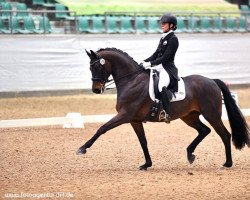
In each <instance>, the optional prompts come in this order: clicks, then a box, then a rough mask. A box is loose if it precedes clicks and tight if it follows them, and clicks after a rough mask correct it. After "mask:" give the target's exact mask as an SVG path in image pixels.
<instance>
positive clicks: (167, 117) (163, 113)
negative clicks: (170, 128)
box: [159, 110, 171, 124]
mask: <svg viewBox="0 0 250 200" xmlns="http://www.w3.org/2000/svg"><path fill="white" fill-rule="evenodd" d="M159 121H160V122H166V123H168V124H169V123H170V121H171V117H170V115H169V114H167V113H166V111H165V110H162V111H161V112H160V114H159Z"/></svg>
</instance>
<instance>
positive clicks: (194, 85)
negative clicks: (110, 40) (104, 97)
mask: <svg viewBox="0 0 250 200" xmlns="http://www.w3.org/2000/svg"><path fill="white" fill-rule="evenodd" d="M86 53H87V55H88V56H89V58H90V71H91V74H92V91H93V92H94V93H97V94H101V93H103V92H104V91H105V84H106V83H107V82H108V81H109V80H108V78H109V76H110V75H112V77H113V81H114V83H115V85H116V88H117V104H116V110H117V114H116V115H115V116H114V117H113V118H112V119H111V120H110V121H108V122H107V123H105V124H104V125H103V126H101V127H100V128H99V129H98V130H97V131H96V133H95V134H94V135H93V137H92V138H91V139H90V140H88V141H87V142H86V143H85V144H84V145H82V146H81V147H80V148H79V149H78V151H77V152H76V153H77V155H81V154H85V153H86V152H87V150H86V149H88V148H90V147H91V146H92V145H93V144H94V142H95V141H96V140H97V139H98V138H99V137H100V136H101V135H103V134H104V133H106V132H107V131H108V130H110V129H113V128H115V127H118V126H120V125H122V124H125V123H130V124H131V126H132V127H133V130H134V131H135V133H136V135H137V137H138V139H139V142H140V145H141V147H142V150H143V153H144V157H145V163H144V164H143V165H141V166H140V167H139V169H140V170H147V168H149V167H151V166H152V160H151V157H150V154H149V150H148V146H147V139H146V136H145V132H144V128H143V122H146V121H151V122H159V113H158V114H157V115H156V116H155V117H154V118H152V119H150V120H148V115H149V113H150V109H151V106H152V104H153V103H154V102H153V101H152V100H151V99H150V97H149V76H150V75H149V73H148V71H146V70H145V69H144V68H143V67H142V66H140V65H139V64H138V63H137V62H136V61H135V60H134V59H133V58H132V57H130V56H129V55H128V54H127V53H126V52H124V51H122V50H119V49H116V48H103V49H99V50H98V51H96V52H94V51H92V50H90V52H89V51H87V50H86ZM183 80H184V83H185V91H186V97H185V99H184V100H182V101H176V102H171V103H170V104H171V120H176V119H179V118H180V119H181V120H182V121H183V122H185V123H186V124H187V125H188V126H190V127H192V128H194V129H196V131H197V132H198V136H197V137H196V138H195V139H194V140H193V141H192V142H191V144H190V145H189V146H188V147H187V149H186V151H187V159H188V161H189V163H190V164H192V163H193V162H194V160H195V154H194V151H195V149H196V147H197V145H198V144H199V143H200V142H201V141H202V140H203V139H204V138H205V137H206V136H207V135H208V134H209V133H210V132H211V129H210V128H209V127H208V126H206V125H205V124H204V123H202V122H201V120H200V118H199V116H200V115H203V117H204V118H205V119H206V121H208V122H209V123H210V125H211V126H212V127H213V128H214V130H215V131H216V133H217V134H218V135H219V136H220V138H221V140H222V142H223V144H224V147H225V154H226V162H225V163H224V165H223V167H225V168H230V167H232V165H233V161H232V155H231V134H232V141H233V144H234V146H235V147H236V149H242V148H243V147H245V146H246V145H247V146H248V147H250V140H249V138H250V137H249V127H248V125H247V123H246V120H245V118H244V117H243V115H242V113H241V111H240V109H239V108H238V106H237V104H236V102H235V100H234V99H233V98H232V96H231V93H230V91H229V89H228V87H227V85H226V84H225V83H224V82H223V81H221V80H219V79H209V78H207V77H204V76H200V75H190V76H186V77H183ZM221 93H222V94H223V97H224V103H225V106H226V110H227V113H228V118H229V123H230V126H231V130H232V133H231V134H230V133H229V131H228V130H227V129H226V127H225V126H224V124H223V122H222V119H221V116H222V94H221Z"/></svg>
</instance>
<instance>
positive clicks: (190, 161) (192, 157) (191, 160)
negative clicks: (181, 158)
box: [188, 154, 195, 164]
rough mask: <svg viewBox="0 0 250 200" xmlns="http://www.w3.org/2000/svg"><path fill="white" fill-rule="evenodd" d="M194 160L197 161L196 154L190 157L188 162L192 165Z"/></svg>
mask: <svg viewBox="0 0 250 200" xmlns="http://www.w3.org/2000/svg"><path fill="white" fill-rule="evenodd" d="M194 160H195V155H194V154H190V155H188V162H189V163H190V164H192V163H193V162H194Z"/></svg>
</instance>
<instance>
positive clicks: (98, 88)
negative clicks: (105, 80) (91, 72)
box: [92, 82, 104, 94]
mask: <svg viewBox="0 0 250 200" xmlns="http://www.w3.org/2000/svg"><path fill="white" fill-rule="evenodd" d="M92 92H94V93H96V94H102V93H103V92H104V84H102V83H100V82H94V83H93V85H92Z"/></svg>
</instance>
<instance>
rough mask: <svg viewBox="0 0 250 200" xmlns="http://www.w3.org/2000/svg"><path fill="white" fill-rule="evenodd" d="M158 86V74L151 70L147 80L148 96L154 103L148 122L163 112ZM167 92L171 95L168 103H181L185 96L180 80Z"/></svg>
mask: <svg viewBox="0 0 250 200" xmlns="http://www.w3.org/2000/svg"><path fill="white" fill-rule="evenodd" d="M158 84H159V72H158V71H157V70H155V69H151V70H150V80H149V96H150V98H151V99H152V101H154V103H153V104H152V106H151V110H150V114H149V117H148V119H149V120H150V119H151V120H153V119H154V118H155V116H156V115H157V114H158V113H159V112H162V111H163V106H162V102H161V95H160V92H159V89H158ZM169 90H170V91H171V92H172V93H173V95H172V99H171V100H170V102H174V101H181V100H183V99H184V98H185V96H186V91H185V84H184V81H183V79H182V78H180V79H179V80H178V84H177V85H176V86H175V87H174V88H169ZM175 91H176V92H175Z"/></svg>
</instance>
